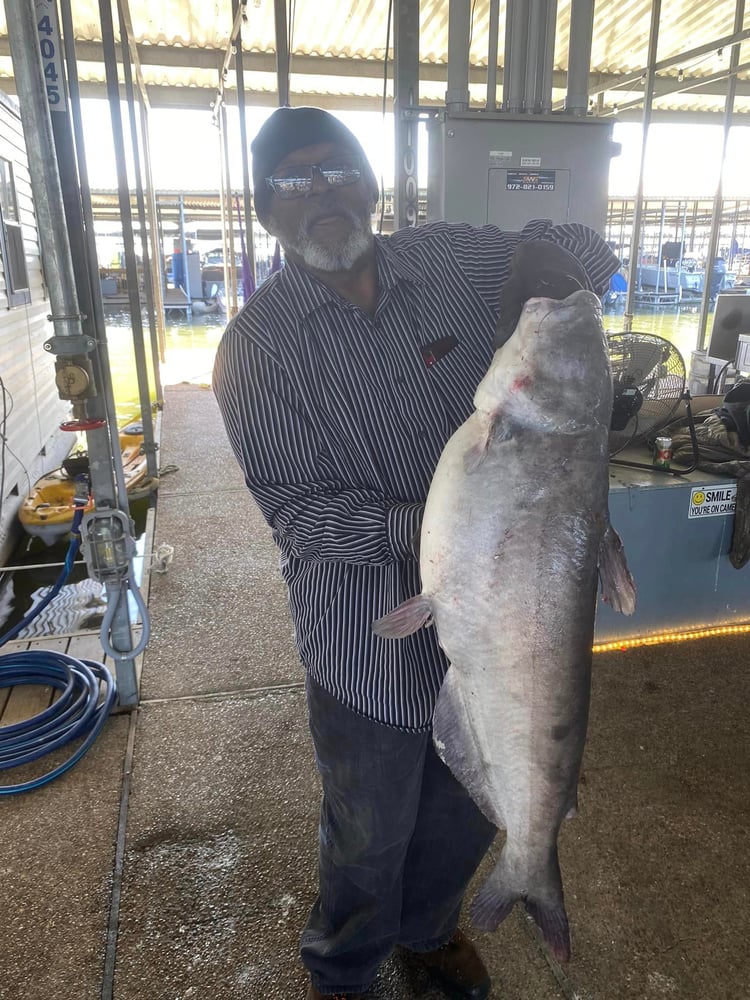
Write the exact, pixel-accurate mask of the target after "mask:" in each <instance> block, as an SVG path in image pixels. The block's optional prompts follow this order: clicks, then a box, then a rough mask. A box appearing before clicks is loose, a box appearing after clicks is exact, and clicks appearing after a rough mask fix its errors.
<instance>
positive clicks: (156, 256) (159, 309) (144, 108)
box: [71, 0, 167, 399]
mask: <svg viewBox="0 0 750 1000" xmlns="http://www.w3.org/2000/svg"><path fill="white" fill-rule="evenodd" d="M119 11H120V19H121V24H124V28H125V32H126V34H127V39H128V43H129V46H130V54H131V58H132V60H133V64H134V66H135V79H136V83H137V84H138V93H139V94H140V97H141V99H140V103H139V105H138V107H139V111H140V116H141V142H142V144H143V168H144V171H145V176H146V207H147V209H148V218H149V229H148V236H149V241H150V243H151V290H152V294H153V297H154V314H155V319H156V331H157V338H158V346H154V345H153V344H152V353H153V354H154V370H156V369H157V368H158V363H157V356H158V360H159V361H165V360H166V342H167V335H166V329H165V325H164V317H165V314H166V310H165V309H164V247H163V242H162V241H161V239H160V238H159V218H158V215H157V211H156V198H155V196H154V185H153V180H152V177H153V174H152V172H151V149H150V147H149V132H148V129H149V120H148V116H149V112H150V110H151V109H150V104H149V99H148V91H147V89H146V82H145V80H144V79H143V73H142V72H141V64H140V60H139V58H138V46H137V45H136V41H135V35H134V33H133V25H132V22H131V19H130V7H129V4H128V0H119ZM72 37H73V36H72V35H71V38H72ZM158 395H159V399H161V392H159V394H158Z"/></svg>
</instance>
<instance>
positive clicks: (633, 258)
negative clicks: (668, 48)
mask: <svg viewBox="0 0 750 1000" xmlns="http://www.w3.org/2000/svg"><path fill="white" fill-rule="evenodd" d="M660 17H661V0H652V4H651V27H650V30H649V38H648V65H647V67H646V84H645V91H644V94H643V145H642V146H641V169H640V172H639V174H638V188H637V190H636V195H635V204H634V206H633V235H632V239H631V244H630V264H629V267H628V294H627V299H626V304H625V315H624V316H623V329H624V330H625V332H626V333H630V332H631V330H632V329H633V308H634V305H635V289H636V283H637V281H638V277H639V274H640V240H641V223H642V220H643V172H644V169H645V166H646V146H647V144H648V130H649V127H650V125H651V107H652V105H653V102H654V66H655V64H656V53H657V49H658V47H659V19H660Z"/></svg>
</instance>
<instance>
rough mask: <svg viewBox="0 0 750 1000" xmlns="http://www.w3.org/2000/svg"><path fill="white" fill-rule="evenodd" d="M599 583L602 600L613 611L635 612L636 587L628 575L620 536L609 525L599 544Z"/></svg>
mask: <svg viewBox="0 0 750 1000" xmlns="http://www.w3.org/2000/svg"><path fill="white" fill-rule="evenodd" d="M599 582H600V584H601V592H602V600H603V601H604V602H605V604H609V605H610V607H611V608H612V610H613V611H618V612H620V614H623V615H632V614H633V612H634V611H635V597H636V587H635V581H634V580H633V577H632V576H631V575H630V570H629V569H628V563H627V560H626V559H625V550H624V548H623V545H622V541H621V539H620V536H619V535H618V534H617V532H616V531H615V529H614V528H613V527H612V525H611V524H608V525H607V528H606V530H605V532H604V534H603V535H602V540H601V542H600V543H599Z"/></svg>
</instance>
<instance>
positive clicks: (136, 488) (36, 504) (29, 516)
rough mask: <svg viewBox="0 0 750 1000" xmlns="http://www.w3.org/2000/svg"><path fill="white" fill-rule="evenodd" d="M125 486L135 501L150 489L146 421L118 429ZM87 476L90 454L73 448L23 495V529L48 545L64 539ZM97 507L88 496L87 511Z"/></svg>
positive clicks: (21, 516) (20, 517)
mask: <svg viewBox="0 0 750 1000" xmlns="http://www.w3.org/2000/svg"><path fill="white" fill-rule="evenodd" d="M119 437H120V449H121V451H122V467H123V472H124V474H125V489H126V490H127V493H128V497H129V498H130V499H131V500H133V499H136V498H137V497H139V496H142V495H145V494H146V493H148V492H150V491H151V490H150V487H149V485H148V480H147V464H146V456H145V454H144V452H143V424H142V423H140V421H136V422H133V423H130V424H127V425H126V426H125V427H123V428H122V429H121V430H120V432H119ZM87 475H88V456H87V455H86V454H85V453H84V452H82V451H74V452H73V453H71V454H70V455H69V456H68V458H66V459H65V461H64V462H63V464H62V465H61V467H60V468H59V469H55V470H54V471H52V472H50V473H48V474H47V475H46V476H42V478H41V479H38V480H37V481H36V483H35V484H34V487H33V489H32V490H31V492H30V493H29V494H28V495H27V496H26V497H25V498H24V500H23V502H22V504H21V506H20V508H19V511H18V519H19V521H20V522H21V524H22V525H23V528H24V531H25V532H26V533H27V534H28V535H31V536H32V537H33V538H41V540H42V541H43V542H44V543H45V545H54V544H55V543H56V542H58V541H60V540H61V539H63V538H65V536H66V535H67V534H68V533H69V532H70V529H71V526H72V524H73V514H74V497H75V494H76V489H77V488H79V487H80V485H81V484H80V477H84V476H86V477H87ZM93 509H94V500H93V497H89V500H88V503H87V504H86V506H85V508H84V511H85V512H86V513H88V512H89V511H91V510H93Z"/></svg>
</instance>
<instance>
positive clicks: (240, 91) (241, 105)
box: [232, 0, 256, 302]
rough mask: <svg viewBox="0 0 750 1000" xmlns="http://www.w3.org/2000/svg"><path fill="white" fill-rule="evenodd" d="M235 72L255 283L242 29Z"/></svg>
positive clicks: (244, 198) (246, 293) (246, 292)
mask: <svg viewBox="0 0 750 1000" xmlns="http://www.w3.org/2000/svg"><path fill="white" fill-rule="evenodd" d="M232 6H233V10H234V17H235V19H236V18H237V12H238V8H239V0H233V3H232ZM234 72H235V76H236V78H237V110H238V112H239V116H240V147H241V154H242V208H243V212H244V215H245V236H246V244H247V259H248V263H249V265H250V273H251V274H252V276H253V281H256V274H255V244H254V243H253V205H252V199H251V197H250V159H249V157H248V152H247V151H248V149H249V146H248V142H247V120H246V118H245V71H244V66H243V62H242V29H241V28H240V29H239V30H238V31H237V38H236V41H235V54H234ZM249 297H250V291H249V289H247V288H245V289H244V299H245V302H247V300H248V298H249Z"/></svg>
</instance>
